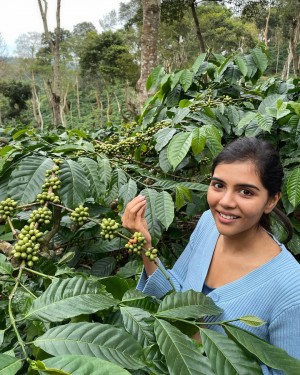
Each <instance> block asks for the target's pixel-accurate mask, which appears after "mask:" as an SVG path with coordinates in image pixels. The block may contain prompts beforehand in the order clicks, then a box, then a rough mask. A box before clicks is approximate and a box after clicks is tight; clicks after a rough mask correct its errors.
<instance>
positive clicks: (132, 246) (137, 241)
mask: <svg viewBox="0 0 300 375" xmlns="http://www.w3.org/2000/svg"><path fill="white" fill-rule="evenodd" d="M145 244H146V240H145V237H144V236H143V235H142V233H141V232H134V233H133V235H132V237H131V238H130V240H129V241H128V243H127V244H126V245H125V248H126V249H128V253H129V254H137V255H141V252H142V249H143V247H144V245H145Z"/></svg>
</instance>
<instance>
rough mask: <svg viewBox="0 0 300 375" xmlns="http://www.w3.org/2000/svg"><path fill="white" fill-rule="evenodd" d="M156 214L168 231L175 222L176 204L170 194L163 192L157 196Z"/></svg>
mask: <svg viewBox="0 0 300 375" xmlns="http://www.w3.org/2000/svg"><path fill="white" fill-rule="evenodd" d="M155 212H156V215H157V218H158V220H159V221H160V222H161V223H162V225H163V226H164V227H165V228H166V229H168V228H169V226H170V224H171V223H172V222H173V220H174V203H173V199H172V197H171V195H170V194H169V193H168V192H166V191H162V192H161V193H158V195H157V196H156V199H155Z"/></svg>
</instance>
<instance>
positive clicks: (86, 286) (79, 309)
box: [24, 276, 117, 322]
mask: <svg viewBox="0 0 300 375" xmlns="http://www.w3.org/2000/svg"><path fill="white" fill-rule="evenodd" d="M116 304H117V301H116V300H114V299H112V298H110V297H108V296H107V295H105V294H104V292H103V291H101V288H100V285H99V283H97V282H91V281H89V280H85V279H84V278H83V277H79V276H76V277H74V278H72V279H63V280H58V281H54V282H53V283H52V284H51V285H50V286H49V288H48V289H46V291H45V292H44V293H43V294H42V295H41V296H40V297H38V298H37V299H35V300H34V301H33V304H32V306H31V308H30V310H29V311H28V312H27V314H26V316H25V317H24V318H26V319H33V320H41V321H44V322H60V321H62V320H64V319H67V318H71V317H74V316H78V315H81V314H91V313H94V312H96V311H101V310H105V309H108V308H110V307H113V306H116Z"/></svg>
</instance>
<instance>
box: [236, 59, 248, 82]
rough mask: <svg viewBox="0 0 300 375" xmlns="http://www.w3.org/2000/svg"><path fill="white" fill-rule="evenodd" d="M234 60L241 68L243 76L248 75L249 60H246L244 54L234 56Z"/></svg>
mask: <svg viewBox="0 0 300 375" xmlns="http://www.w3.org/2000/svg"><path fill="white" fill-rule="evenodd" d="M234 62H235V63H236V65H237V66H238V68H239V69H240V71H241V73H242V74H243V76H244V77H246V75H247V71H248V69H247V62H246V61H245V59H244V57H243V56H242V55H236V56H235V57H234Z"/></svg>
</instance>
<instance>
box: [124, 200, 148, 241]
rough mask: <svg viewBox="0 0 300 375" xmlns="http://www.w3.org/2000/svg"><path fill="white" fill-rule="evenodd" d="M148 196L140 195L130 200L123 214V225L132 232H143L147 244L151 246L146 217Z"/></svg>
mask: <svg viewBox="0 0 300 375" xmlns="http://www.w3.org/2000/svg"><path fill="white" fill-rule="evenodd" d="M145 211H146V198H145V197H144V196H142V195H138V196H137V197H135V198H134V199H133V200H132V201H130V202H129V203H128V204H127V206H126V208H125V211H124V214H123V216H122V225H123V227H124V228H127V229H129V230H130V231H131V232H141V233H142V234H143V236H144V237H145V240H146V242H147V245H148V246H149V245H150V246H151V236H150V233H149V230H148V225H147V221H146V219H145Z"/></svg>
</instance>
